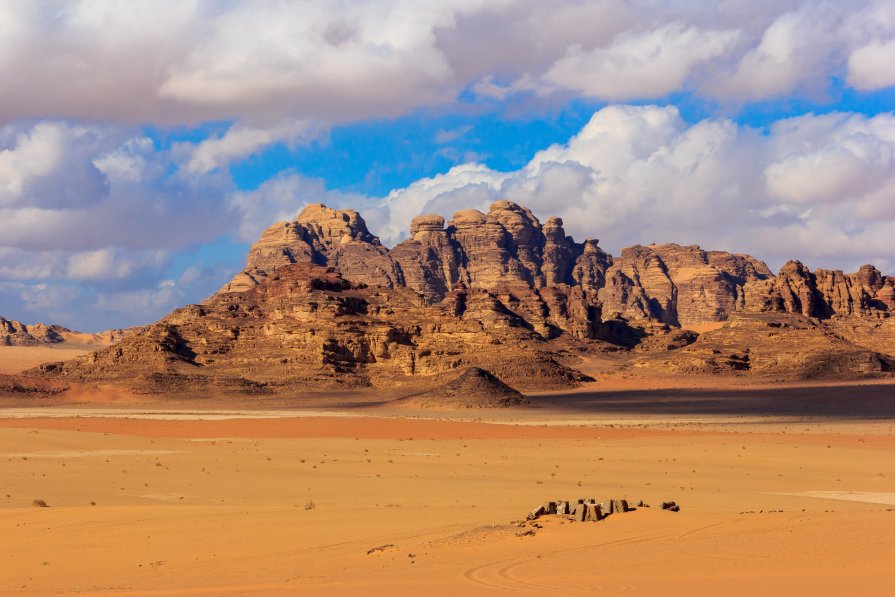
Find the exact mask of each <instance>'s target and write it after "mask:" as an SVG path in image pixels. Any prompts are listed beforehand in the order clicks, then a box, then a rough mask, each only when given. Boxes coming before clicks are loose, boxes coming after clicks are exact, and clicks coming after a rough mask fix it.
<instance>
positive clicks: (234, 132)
mask: <svg viewBox="0 0 895 597" xmlns="http://www.w3.org/2000/svg"><path fill="white" fill-rule="evenodd" d="M321 132H322V131H321V127H320V126H319V125H315V124H314V123H311V122H308V121H305V120H295V121H284V122H280V123H277V124H275V125H273V126H269V127H255V126H247V125H244V124H241V123H237V124H235V125H233V126H232V127H230V128H229V129H228V130H227V132H226V133H225V134H224V136H223V137H209V138H208V139H205V140H204V141H201V142H200V143H198V144H197V145H192V146H190V148H189V149H187V152H188V153H189V154H190V158H189V161H188V162H187V163H186V166H185V170H186V172H188V173H189V174H193V175H202V174H207V173H208V172H210V171H212V170H214V169H215V168H221V167H224V166H228V165H229V164H230V163H231V162H234V161H236V160H239V159H240V158H244V157H246V156H248V155H251V154H252V153H254V152H256V151H258V150H260V149H263V148H264V147H267V146H268V145H271V144H274V143H285V144H286V145H288V146H290V147H294V146H295V145H296V144H298V143H306V142H309V141H311V140H313V139H316V138H318V137H319V136H320V134H321Z"/></svg>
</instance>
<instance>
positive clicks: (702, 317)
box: [599, 244, 773, 327]
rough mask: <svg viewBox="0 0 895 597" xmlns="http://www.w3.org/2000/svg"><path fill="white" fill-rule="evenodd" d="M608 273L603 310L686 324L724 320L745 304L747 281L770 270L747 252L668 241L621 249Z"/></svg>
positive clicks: (763, 276) (765, 276)
mask: <svg viewBox="0 0 895 597" xmlns="http://www.w3.org/2000/svg"><path fill="white" fill-rule="evenodd" d="M606 277H607V281H606V285H605V286H604V287H603V288H602V289H601V290H600V294H599V297H600V301H601V302H602V304H603V311H604V312H606V313H618V314H620V315H622V316H623V317H626V318H629V319H655V320H658V321H661V322H663V323H668V324H671V325H675V326H678V325H680V326H684V327H686V326H689V325H699V324H704V323H709V322H716V321H725V320H726V319H727V318H728V317H730V315H731V314H733V313H735V312H737V311H742V310H743V309H744V307H745V292H744V287H745V285H746V284H747V283H749V282H754V281H759V280H766V279H768V278H771V277H773V276H772V274H771V272H770V270H768V268H767V266H766V265H765V264H764V263H762V262H761V261H758V260H757V259H754V258H752V257H749V256H748V255H733V254H731V253H723V252H718V251H711V252H707V251H703V250H702V249H700V248H699V247H698V246H695V245H693V246H688V247H682V246H680V245H675V244H669V245H650V246H648V247H642V246H635V247H631V248H628V249H624V250H623V251H622V254H621V257H619V258H618V259H616V260H615V261H614V264H613V265H612V267H610V268H609V269H608V270H607V272H606Z"/></svg>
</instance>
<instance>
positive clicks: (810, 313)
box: [0, 201, 895, 595]
mask: <svg viewBox="0 0 895 597" xmlns="http://www.w3.org/2000/svg"><path fill="white" fill-rule="evenodd" d="M464 218H466V220H469V221H470V222H471V223H470V224H465V223H462V222H465V221H466V220H464ZM453 222H454V224H452V225H451V226H450V227H448V228H447V229H445V228H444V226H445V221H444V219H443V218H440V217H435V216H425V217H420V218H417V219H416V220H414V224H413V236H412V238H413V240H412V241H408V244H407V245H400V246H398V247H397V248H395V249H393V250H391V251H389V250H388V249H386V248H385V247H383V246H382V245H380V244H379V242H378V240H377V239H376V238H375V237H374V236H372V234H371V233H370V232H369V231H368V230H367V228H366V225H365V222H364V220H363V219H362V217H361V216H360V215H359V214H357V213H356V212H344V211H338V210H333V209H330V208H327V207H325V206H322V205H315V206H311V207H310V208H307V209H306V210H305V211H303V212H302V214H300V215H299V217H298V218H297V219H296V220H295V221H294V222H292V223H286V224H276V225H274V226H273V227H272V228H271V229H270V230H268V231H267V232H265V233H264V234H263V235H262V237H261V240H259V241H258V242H257V243H256V244H255V245H254V246H253V247H252V249H251V251H250V253H249V257H248V266H247V268H246V270H244V271H243V272H242V273H239V274H237V275H236V277H235V278H234V280H233V281H232V282H230V283H228V284H227V285H225V286H224V287H223V288H222V289H221V290H220V291H219V292H218V293H216V294H215V295H213V296H212V297H210V298H209V299H207V300H206V301H205V302H203V303H202V304H198V305H187V306H185V307H182V308H179V309H177V310H175V311H174V312H173V313H171V314H170V315H169V316H167V317H165V318H163V319H162V320H161V321H159V322H157V323H155V324H151V325H148V326H140V327H135V328H131V329H126V330H114V331H111V332H105V333H101V334H94V335H88V334H80V333H77V332H71V331H69V330H66V329H65V328H61V327H59V326H44V325H38V326H33V325H32V326H27V325H25V324H21V323H19V322H9V323H8V324H7V325H6V329H7V335H6V336H5V338H6V340H5V344H6V345H5V346H0V357H3V359H2V360H3V363H4V364H3V373H2V376H3V377H2V382H3V385H2V386H0V391H2V406H3V408H2V409H0V461H2V463H3V464H2V466H3V470H4V475H3V480H2V487H0V496H2V497H0V499H2V500H3V504H4V506H5V510H4V516H3V517H2V519H0V524H2V525H3V536H4V537H7V538H8V541H7V542H6V543H5V545H6V547H5V548H4V549H3V551H2V552H0V557H2V560H3V566H2V567H0V569H2V570H3V573H2V574H0V587H2V590H3V592H5V593H8V594H32V595H44V594H60V593H61V594H85V595H165V594H213V595H218V594H222V595H223V594H241V595H286V594H302V595H306V594H310V595H313V594H321V595H324V594H326V595H328V594H368V595H380V594H381V595H385V594H395V593H399V594H416V593H419V592H423V591H425V592H429V593H432V594H444V595H449V594H450V595H453V594H456V593H457V592H464V593H468V594H472V595H479V594H481V595H491V594H501V593H507V592H510V593H519V594H536V595H547V594H550V595H556V594H567V595H583V594H601V595H618V594H643V595H656V594H662V595H674V594H688V595H691V594H706V595H708V594H718V593H719V592H720V593H724V594H743V595H752V594H755V593H756V592H758V591H773V592H783V593H787V592H794V593H800V592H806V593H811V594H829V595H838V594H865V595H872V594H879V595H883V594H887V592H888V587H890V586H891V584H890V583H891V582H892V581H893V580H895V543H893V539H892V537H893V531H895V485H893V482H892V478H893V475H895V470H893V468H892V463H893V462H895V458H893V456H895V439H893V438H895V434H893V431H895V400H893V396H895V380H893V374H892V363H893V359H895V353H893V351H892V345H891V344H890V343H888V342H886V341H885V340H884V338H885V336H881V334H884V333H888V330H889V328H890V327H891V326H889V325H888V324H889V322H890V320H889V315H890V311H891V309H892V308H893V306H895V305H893V304H892V302H891V300H890V299H891V292H890V290H891V288H892V278H890V277H887V276H883V275H882V274H879V273H878V272H877V271H876V270H875V269H873V268H869V267H868V268H864V269H862V270H861V271H860V272H859V273H858V274H854V275H843V274H840V273H834V274H827V273H826V271H825V270H818V272H817V273H813V272H810V271H809V270H808V269H807V268H805V267H804V266H801V264H793V265H790V264H788V265H787V266H785V267H784V268H783V270H781V272H780V273H779V274H778V275H776V276H775V275H774V274H772V273H771V272H770V270H769V269H768V268H767V267H766V266H765V265H764V264H763V263H761V262H760V261H758V260H756V259H754V258H752V257H749V256H744V255H728V254H720V253H712V252H706V251H703V250H702V249H700V248H699V247H680V246H677V245H670V246H662V247H659V246H653V247H648V248H643V247H640V248H636V249H635V250H632V251H628V250H627V249H626V250H625V252H623V254H622V257H621V258H619V259H617V258H614V257H612V256H611V255H609V254H607V253H605V252H602V251H601V250H600V249H599V247H598V245H597V243H596V241H588V242H587V243H582V244H576V243H575V242H574V241H573V240H572V239H571V238H570V237H566V236H565V235H563V234H562V228H561V226H562V222H561V221H559V220H557V219H555V218H553V219H550V220H548V222H547V224H545V225H542V224H541V223H540V222H539V221H538V220H537V218H535V217H534V216H533V215H532V214H531V212H530V211H528V210H527V209H525V208H524V207H521V206H519V205H517V204H514V203H511V202H507V201H502V202H498V203H495V204H494V205H492V207H491V211H490V213H489V215H487V216H486V215H485V214H483V213H481V212H474V213H473V212H472V211H471V210H467V211H465V212H461V214H460V215H455V216H454V218H453ZM501 222H503V223H501ZM520 222H522V224H520ZM461 223H462V224H461ZM523 225H524V226H527V229H526V231H525V232H524V233H518V232H517V233H516V234H517V236H519V237H520V238H524V239H527V240H528V243H529V247H528V249H525V250H523V249H522V248H521V247H520V246H516V247H513V248H512V250H510V249H507V248H506V245H505V244H504V243H505V242H506V241H505V240H503V239H506V238H507V237H508V235H509V232H508V231H509V230H518V228H519V226H523ZM284 231H285V233H284ZM495 231H496V233H495ZM489 234H490V238H489V237H488V235H489ZM433 235H434V237H435V238H434V240H433V239H430V238H429V237H430V236H433ZM464 235H466V236H464ZM550 235H553V236H552V237H551V236H550ZM464 238H473V239H477V240H474V241H463V239H464ZM551 238H553V239H554V240H553V241H551V240H550V239H551ZM560 240H561V242H562V243H564V244H565V247H564V248H562V249H561V250H560V249H557V248H556V245H558V244H560ZM462 242H468V243H471V244H470V245H469V246H470V247H474V248H475V250H473V249H472V248H466V245H463V244H462ZM420 243H431V245H432V246H435V247H440V248H441V250H442V256H441V257H440V258H438V259H441V261H437V260H436V258H435V257H434V256H433V255H432V254H430V256H429V258H428V261H425V263H428V264H429V265H430V266H431V267H434V271H438V272H443V276H444V277H441V278H438V277H435V278H433V276H432V275H424V276H423V277H422V278H420V280H422V281H423V282H413V278H412V277H411V274H410V273H409V272H412V271H413V270H412V268H411V267H410V266H412V265H413V264H416V263H422V261H419V260H418V258H416V257H414V258H412V259H410V260H409V261H407V260H406V259H407V257H406V254H407V252H408V251H411V250H413V251H420V250H421V249H420V247H419V244H420ZM452 245H453V246H452ZM394 254H397V255H398V256H399V257H400V259H396V258H394V257H393V255H394ZM458 255H459V257H457V256H458ZM523 255H527V256H528V257H527V258H526V259H525V260H523V258H522V256H523ZM452 256H454V257H452ZM559 256H563V257H562V258H560V257H559ZM525 263H528V265H527V266H526V265H524V264H525ZM668 263H671V264H678V265H677V266H676V267H671V266H669V265H667V264H668ZM408 264H410V265H408ZM433 264H435V265H433ZM547 264H551V265H550V266H549V267H547ZM681 264H683V265H681ZM526 267H527V268H529V269H526ZM632 268H633V269H632ZM625 270H626V271H628V273H627V274H625V273H623V272H624V271H625ZM584 271H586V272H589V273H588V275H587V276H585V275H583V274H580V275H579V273H580V272H584ZM486 273H487V275H486ZM371 275H372V276H378V277H373V278H371V277H370V276H371ZM481 276H485V277H481ZM737 276H739V277H737ZM352 278H353V279H352ZM820 279H825V280H838V282H837V284H838V286H832V287H831V286H830V285H829V284H828V283H821V282H819V280H820ZM355 280H363V281H355ZM612 280H616V281H617V282H615V283H614V282H611V281H612ZM424 282H425V284H427V285H424V286H420V284H423V283H424ZM613 284H620V285H622V286H624V287H626V288H627V290H625V291H624V292H621V293H618V292H617V290H616V287H615V286H613ZM693 284H697V285H698V286H696V287H694V286H693ZM688 285H689V286H688ZM687 292H689V293H690V294H689V295H687V294H685V293H687ZM844 296H847V297H849V298H848V299H847V300H846V299H843V298H842V297H844ZM616 301H622V302H620V303H619V302H616ZM656 305H661V307H656ZM45 330H51V331H52V330H56V331H57V332H56V333H50V334H48V333H46V331H45ZM57 359H58V360H57ZM622 504H623V505H624V506H622Z"/></svg>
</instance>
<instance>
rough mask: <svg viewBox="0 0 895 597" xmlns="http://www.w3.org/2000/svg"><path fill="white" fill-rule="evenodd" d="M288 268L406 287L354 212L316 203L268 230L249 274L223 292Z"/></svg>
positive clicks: (245, 272)
mask: <svg viewBox="0 0 895 597" xmlns="http://www.w3.org/2000/svg"><path fill="white" fill-rule="evenodd" d="M290 263H314V264H317V265H327V266H332V267H335V268H337V269H338V270H339V271H340V272H342V273H343V274H344V275H345V276H347V277H349V278H350V279H351V280H352V281H353V282H355V283H357V284H368V285H370V286H383V287H385V288H395V287H397V286H403V285H404V278H403V276H402V275H401V270H400V267H399V266H398V265H397V264H396V263H395V261H394V260H393V259H392V258H391V257H390V256H389V254H388V250H387V249H386V248H385V247H383V246H382V244H381V243H380V242H379V239H378V238H376V237H375V236H373V235H372V234H370V231H369V230H367V224H366V222H364V219H363V218H362V217H360V215H359V214H358V213H357V212H356V211H354V210H353V209H349V210H335V209H330V208H328V207H326V206H325V205H321V204H314V205H309V206H307V207H306V208H305V209H304V210H302V212H301V214H299V216H298V218H297V219H296V220H295V221H293V222H281V223H278V224H274V225H273V226H271V227H270V228H268V229H267V230H265V231H264V232H263V233H262V234H261V238H260V239H259V240H258V241H257V242H256V243H255V244H254V245H252V248H251V249H250V251H249V257H248V263H247V267H246V269H245V270H243V271H242V272H240V273H239V274H237V275H236V277H235V278H234V279H233V280H232V281H231V282H230V283H229V284H228V285H227V286H226V287H225V290H228V291H232V292H240V291H243V290H246V289H248V288H251V287H252V286H254V285H256V284H258V283H260V281H262V280H263V279H264V278H266V277H267V275H268V274H269V273H270V272H271V271H273V270H274V269H276V268H278V267H280V266H283V265H288V264H290Z"/></svg>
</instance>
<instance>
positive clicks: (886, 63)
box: [848, 38, 895, 91]
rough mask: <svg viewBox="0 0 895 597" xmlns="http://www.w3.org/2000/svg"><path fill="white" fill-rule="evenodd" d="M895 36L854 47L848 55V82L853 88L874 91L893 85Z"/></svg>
mask: <svg viewBox="0 0 895 597" xmlns="http://www.w3.org/2000/svg"><path fill="white" fill-rule="evenodd" d="M893 57H895V38H893V39H890V40H888V41H885V42H883V41H875V42H873V43H870V44H867V45H866V46H862V47H860V48H858V49H856V50H855V51H854V52H852V54H851V55H850V56H849V57H848V82H849V84H850V85H851V86H852V87H854V88H855V89H860V90H862V91H874V90H876V89H883V88H885V87H891V86H893V85H895V69H893V68H892V58H893Z"/></svg>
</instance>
